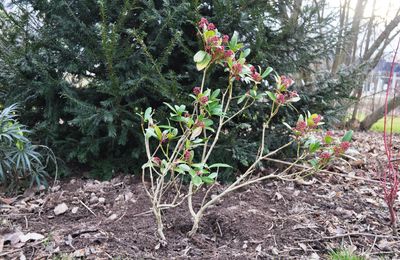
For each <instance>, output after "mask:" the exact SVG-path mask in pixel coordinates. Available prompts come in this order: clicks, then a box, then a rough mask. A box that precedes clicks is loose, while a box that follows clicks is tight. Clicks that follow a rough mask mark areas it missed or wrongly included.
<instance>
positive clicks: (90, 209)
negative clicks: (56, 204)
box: [79, 200, 97, 217]
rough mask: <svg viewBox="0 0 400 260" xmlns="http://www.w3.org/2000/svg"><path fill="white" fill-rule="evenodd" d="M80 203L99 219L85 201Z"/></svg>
mask: <svg viewBox="0 0 400 260" xmlns="http://www.w3.org/2000/svg"><path fill="white" fill-rule="evenodd" d="M79 203H81V204H82V205H83V206H84V207H85V208H86V209H87V210H89V212H90V213H92V214H93V215H94V216H95V217H97V215H96V213H94V212H93V210H91V209H90V208H89V207H88V206H86V204H85V203H83V201H81V200H79Z"/></svg>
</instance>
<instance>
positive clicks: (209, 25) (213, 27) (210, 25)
mask: <svg viewBox="0 0 400 260" xmlns="http://www.w3.org/2000/svg"><path fill="white" fill-rule="evenodd" d="M207 29H208V30H215V25H214V24H213V23H210V24H208V26H207Z"/></svg>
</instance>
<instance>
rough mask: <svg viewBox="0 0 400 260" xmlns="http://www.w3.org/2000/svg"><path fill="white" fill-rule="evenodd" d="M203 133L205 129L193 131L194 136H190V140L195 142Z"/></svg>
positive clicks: (197, 128) (198, 128) (199, 128)
mask: <svg viewBox="0 0 400 260" xmlns="http://www.w3.org/2000/svg"><path fill="white" fill-rule="evenodd" d="M202 131H203V128H201V127H196V128H195V129H194V130H193V132H192V135H191V136H190V140H194V139H195V138H196V137H198V136H199V135H200V134H201V132H202Z"/></svg>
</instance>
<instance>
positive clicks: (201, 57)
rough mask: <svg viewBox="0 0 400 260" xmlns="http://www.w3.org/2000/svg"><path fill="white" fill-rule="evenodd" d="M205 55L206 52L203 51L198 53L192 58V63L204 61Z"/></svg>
mask: <svg viewBox="0 0 400 260" xmlns="http://www.w3.org/2000/svg"><path fill="white" fill-rule="evenodd" d="M206 55H207V52H205V51H198V52H197V53H196V54H195V55H194V57H193V60H194V62H201V61H202V60H204V57H205V56H206Z"/></svg>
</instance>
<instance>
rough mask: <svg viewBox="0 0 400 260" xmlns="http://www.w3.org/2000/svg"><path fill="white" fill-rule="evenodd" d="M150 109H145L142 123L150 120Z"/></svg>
mask: <svg viewBox="0 0 400 260" xmlns="http://www.w3.org/2000/svg"><path fill="white" fill-rule="evenodd" d="M152 110H153V109H152V108H151V107H148V108H147V109H146V111H145V112H144V121H145V122H147V121H148V120H149V119H150V118H151V112H152Z"/></svg>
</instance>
